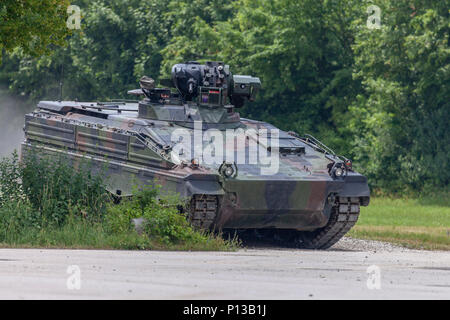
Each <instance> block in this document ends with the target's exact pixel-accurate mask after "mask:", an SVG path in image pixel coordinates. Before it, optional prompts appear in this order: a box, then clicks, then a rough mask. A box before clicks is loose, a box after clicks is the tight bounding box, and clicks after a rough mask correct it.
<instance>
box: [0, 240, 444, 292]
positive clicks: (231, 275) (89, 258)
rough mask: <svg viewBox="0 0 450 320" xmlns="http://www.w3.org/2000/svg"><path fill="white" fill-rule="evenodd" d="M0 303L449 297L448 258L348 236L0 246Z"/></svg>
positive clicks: (439, 253)
mask: <svg viewBox="0 0 450 320" xmlns="http://www.w3.org/2000/svg"><path fill="white" fill-rule="evenodd" d="M368 271H369V273H368ZM378 271H379V272H378ZM78 280H79V281H78ZM378 280H379V281H378ZM0 299H188V300H191V299H213V300H215V299H450V253H449V252H429V251H417V250H407V249H403V248H399V247H395V246H392V245H389V244H386V243H382V242H373V241H361V240H353V239H344V240H343V241H341V242H340V243H338V244H337V245H336V246H335V247H334V248H333V249H332V250H329V251H303V250H291V249H283V248H251V249H245V250H241V251H239V252H233V253H217V252H215V253H210V252H148V251H147V252H137V251H86V250H17V249H0Z"/></svg>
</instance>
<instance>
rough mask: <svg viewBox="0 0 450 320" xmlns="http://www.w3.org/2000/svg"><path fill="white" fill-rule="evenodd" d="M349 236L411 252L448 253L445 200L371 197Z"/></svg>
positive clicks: (449, 212) (449, 223)
mask: <svg viewBox="0 0 450 320" xmlns="http://www.w3.org/2000/svg"><path fill="white" fill-rule="evenodd" d="M349 235H350V236H352V237H355V238H363V239H373V240H382V241H388V242H392V243H396V244H400V245H403V246H406V247H409V248H414V249H426V250H450V205H449V197H448V195H445V194H444V195H442V196H441V197H438V196H435V197H428V198H423V199H391V198H387V197H380V198H373V199H372V200H371V203H370V205H369V207H363V208H362V209H361V216H360V220H359V221H358V224H357V225H356V226H355V228H353V230H352V231H351V232H350V233H349Z"/></svg>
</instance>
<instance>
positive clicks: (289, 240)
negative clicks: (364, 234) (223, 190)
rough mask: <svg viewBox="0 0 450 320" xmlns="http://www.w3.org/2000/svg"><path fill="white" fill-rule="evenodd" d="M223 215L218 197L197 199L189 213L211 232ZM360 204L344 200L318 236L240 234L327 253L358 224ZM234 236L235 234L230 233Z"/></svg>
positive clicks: (284, 232) (285, 232)
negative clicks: (220, 212) (219, 212)
mask: <svg viewBox="0 0 450 320" xmlns="http://www.w3.org/2000/svg"><path fill="white" fill-rule="evenodd" d="M218 211H219V200H218V198H217V196H210V195H196V196H194V197H193V198H192V200H191V204H190V209H189V221H190V222H191V224H192V225H193V226H194V227H195V228H199V229H205V230H211V229H212V227H213V226H214V221H215V218H216V216H217V213H218ZM359 213H360V203H359V199H358V198H349V197H340V198H338V199H336V203H334V205H333V207H332V209H331V215H330V220H329V222H328V224H327V225H326V226H325V227H324V228H322V229H319V230H317V231H314V232H300V231H295V230H249V231H244V230H243V231H239V232H238V234H239V235H240V236H241V238H242V240H243V241H244V242H248V241H250V242H252V241H254V240H256V241H257V240H263V241H266V242H267V241H269V242H270V241H272V242H273V243H275V244H277V245H279V246H285V247H295V248H300V249H314V250H325V249H328V248H330V247H332V246H333V245H334V244H335V243H337V242H338V241H339V240H340V239H342V238H343V237H344V236H345V235H346V234H347V233H348V232H349V231H350V229H351V228H353V227H354V226H355V224H356V222H357V221H358V217H359ZM225 232H226V233H228V234H231V235H232V234H233V233H234V231H233V230H226V231H225Z"/></svg>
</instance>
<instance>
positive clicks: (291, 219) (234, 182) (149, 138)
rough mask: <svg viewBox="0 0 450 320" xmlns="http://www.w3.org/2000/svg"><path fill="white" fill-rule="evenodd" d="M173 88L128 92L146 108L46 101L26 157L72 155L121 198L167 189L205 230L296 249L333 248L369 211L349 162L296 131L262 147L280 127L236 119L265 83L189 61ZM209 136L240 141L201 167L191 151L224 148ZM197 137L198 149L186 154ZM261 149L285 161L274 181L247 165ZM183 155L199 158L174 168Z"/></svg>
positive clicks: (145, 86) (146, 81)
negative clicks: (254, 233) (144, 189)
mask: <svg viewBox="0 0 450 320" xmlns="http://www.w3.org/2000/svg"><path fill="white" fill-rule="evenodd" d="M163 81H164V79H163V80H162V82H163ZM166 83H168V86H170V87H172V88H175V89H177V91H176V92H174V90H172V89H170V88H156V85H155V81H154V80H153V79H151V78H149V77H143V78H142V79H141V81H140V85H141V89H138V90H133V91H130V92H129V93H130V94H132V95H137V96H145V97H144V99H143V100H142V101H140V102H137V101H136V102H108V103H99V102H73V101H62V102H61V101H59V102H58V101H42V102H40V103H39V104H38V108H37V110H36V111H35V112H33V113H30V114H28V115H26V119H25V141H24V143H23V145H22V149H23V152H22V154H27V153H28V152H35V151H36V150H38V149H39V150H43V151H44V152H45V153H49V154H57V153H60V154H66V155H69V156H70V159H71V160H70V161H72V162H73V163H74V165H77V163H78V162H79V161H78V160H80V159H83V158H88V159H91V160H93V162H94V164H95V166H94V169H93V170H96V171H98V172H105V173H106V175H107V179H106V181H107V188H108V191H110V192H111V193H112V194H116V195H119V196H130V195H131V193H132V189H133V187H135V186H143V185H149V184H152V185H154V184H158V185H161V187H162V190H163V191H165V192H176V193H178V194H180V195H181V196H182V197H185V198H186V199H187V200H189V201H190V206H189V208H188V212H189V219H190V221H191V223H192V224H193V225H194V226H196V227H199V228H205V229H212V228H215V229H238V230H246V229H253V230H259V231H260V232H263V233H264V234H269V235H270V234H274V232H273V230H275V234H276V237H278V236H282V237H284V238H285V239H287V240H288V241H290V242H295V243H298V244H299V246H302V247H306V248H313V249H326V248H329V247H330V246H332V245H333V244H334V243H336V242H337V241H338V240H339V239H340V238H342V237H343V236H344V235H345V234H346V233H347V232H348V231H349V230H350V229H351V228H352V227H353V226H354V225H355V223H356V221H357V220H358V216H359V211H360V206H361V205H363V206H367V205H368V204H369V200H370V191H369V187H368V184H367V179H366V178H365V177H364V176H362V175H360V174H358V173H357V172H354V171H353V170H352V165H351V162H350V161H349V160H348V159H345V158H343V157H339V156H337V155H335V154H334V153H333V152H332V151H331V150H330V149H329V148H328V147H326V146H325V145H323V144H321V143H320V141H318V140H316V139H315V138H313V137H309V138H301V137H299V136H298V135H297V134H295V133H292V132H289V133H287V132H284V131H281V130H280V131H279V139H278V140H276V141H279V147H277V146H276V145H272V139H271V138H269V137H268V138H267V139H265V140H264V139H263V140H261V138H263V137H262V135H263V133H260V131H259V130H261V129H262V130H265V129H266V130H268V131H270V134H271V135H272V134H274V135H275V136H274V137H276V133H275V132H273V129H276V128H275V127H274V126H272V125H270V124H268V123H265V122H260V121H254V120H249V119H241V118H240V115H239V113H238V112H236V109H237V108H240V107H242V106H244V103H245V101H253V100H254V98H255V95H256V93H257V92H258V90H259V89H260V87H261V82H260V80H259V79H258V78H254V77H251V76H241V75H233V74H232V73H231V72H230V68H229V66H228V65H225V64H224V63H223V62H206V64H205V65H201V64H199V63H197V62H187V63H185V64H177V65H175V66H174V67H173V69H172V79H171V80H170V79H169V80H168V82H167V81H166ZM164 85H166V84H164ZM198 124H201V128H200V129H199V128H198V127H197V125H198ZM178 129H184V132H185V133H186V135H185V136H183V137H182V138H181V139H180V137H179V136H178V138H177V135H176V134H175V133H176V132H178V131H179V130H178ZM210 129H214V130H215V132H216V133H217V132H219V133H225V132H228V131H232V130H233V132H234V133H236V132H240V133H238V134H237V135H241V137H242V139H241V143H234V144H232V145H231V144H226V143H225V142H226V135H224V134H220V135H218V137H219V138H218V139H223V141H222V143H223V146H225V150H224V152H223V155H222V156H223V158H221V157H220V156H218V158H219V159H218V160H219V161H216V162H215V164H211V165H209V164H207V163H206V162H205V163H202V162H200V161H201V160H202V159H204V158H201V159H198V161H196V152H194V151H196V150H198V147H199V146H200V147H203V148H202V149H203V150H212V147H211V145H212V144H213V143H217V142H220V140H219V141H217V140H216V139H217V136H214V134H213V133H212V131H214V130H210ZM176 130H177V131H176ZM252 130H253V132H254V134H253V135H252V134H248V132H249V131H252ZM244 132H247V135H245V136H242V135H243V134H245V133H244ZM199 133H200V136H201V137H200V141H201V142H200V145H197V146H195V147H194V144H192V143H191V144H190V145H185V144H189V140H191V142H192V141H195V140H197V139H196V137H198V136H199ZM208 135H210V136H208ZM257 135H259V136H257ZM213 138H214V139H213ZM172 139H175V140H176V139H178V141H172ZM185 139H186V141H185ZM197 142H198V141H197ZM255 143H257V144H258V149H259V152H258V153H259V155H261V149H262V150H263V152H264V153H266V155H270V156H274V157H275V158H276V159H277V160H279V167H278V170H277V171H276V173H275V174H272V175H263V174H262V170H261V169H262V168H263V167H264V165H263V164H261V163H263V162H261V161H260V162H259V164H256V163H258V162H252V161H249V160H250V155H252V156H253V155H254V154H255V149H254V148H253V147H254V146H255ZM180 144H182V147H183V148H182V149H178V147H180ZM207 147H209V149H208V148H207ZM186 148H187V149H186ZM277 151H279V153H277ZM177 152H178V155H177ZM183 154H185V155H186V157H188V156H189V154H191V155H193V158H188V159H184V160H185V161H184V162H178V161H175V160H174V157H181V156H182V155H183ZM227 154H228V155H229V154H231V155H232V158H234V159H233V160H231V159H229V158H228V157H227ZM219 155H220V154H219ZM222 159H223V160H224V161H225V160H226V161H227V162H226V163H225V162H224V161H222ZM237 159H241V160H242V159H244V160H245V161H238V160H237ZM272 160H273V158H272ZM242 163H243V164H242ZM252 163H255V164H252ZM230 167H231V168H233V169H234V170H231V171H230V172H233V171H234V173H232V174H227V170H223V169H224V168H225V169H226V168H228V169H230ZM100 170H105V171H100ZM230 172H228V173H230ZM338 172H339V174H338ZM266 231H268V232H266Z"/></svg>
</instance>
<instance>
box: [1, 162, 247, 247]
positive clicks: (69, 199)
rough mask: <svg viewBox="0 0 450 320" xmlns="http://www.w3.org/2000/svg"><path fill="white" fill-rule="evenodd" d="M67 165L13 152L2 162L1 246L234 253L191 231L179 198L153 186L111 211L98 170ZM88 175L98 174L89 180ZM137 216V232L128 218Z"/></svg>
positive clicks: (209, 236)
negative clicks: (140, 223)
mask: <svg viewBox="0 0 450 320" xmlns="http://www.w3.org/2000/svg"><path fill="white" fill-rule="evenodd" d="M92 169H93V168H92V164H91V163H89V162H80V163H72V162H71V161H70V160H69V159H67V157H65V156H60V157H54V158H53V159H51V158H49V157H48V156H44V155H38V154H32V155H31V154H26V156H25V157H24V159H23V161H22V162H21V163H20V162H19V159H18V155H17V153H14V154H13V155H12V156H11V157H9V158H4V159H2V160H1V161H0V246H11V247H18V246H19V247H46V248H101V249H127V250H129V249H139V250H142V249H145V250H147V249H165V250H167V249H171V250H234V249H235V248H237V247H238V246H239V243H238V242H237V241H235V240H232V241H226V240H223V239H222V238H221V237H220V236H217V235H213V234H206V233H202V232H198V231H195V230H193V229H192V227H191V226H190V225H189V222H188V221H187V219H186V217H185V216H184V215H183V214H180V213H179V209H178V208H179V207H180V206H184V203H183V201H181V200H180V199H179V198H178V197H177V196H175V195H171V196H162V195H161V194H160V189H159V187H157V186H156V187H154V186H147V187H144V188H142V189H139V190H138V189H136V190H135V192H134V196H133V197H132V198H131V199H124V200H123V201H122V203H121V204H120V205H114V204H113V202H112V201H110V200H111V199H110V197H109V195H108V194H107V191H106V190H105V188H104V180H103V178H102V174H101V173H102V172H101V170H100V172H99V171H98V170H92ZM93 172H96V173H95V174H94V173H93ZM136 218H143V219H144V221H145V223H144V224H143V226H142V232H140V233H138V232H136V230H135V229H134V228H133V226H132V220H133V219H136Z"/></svg>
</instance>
